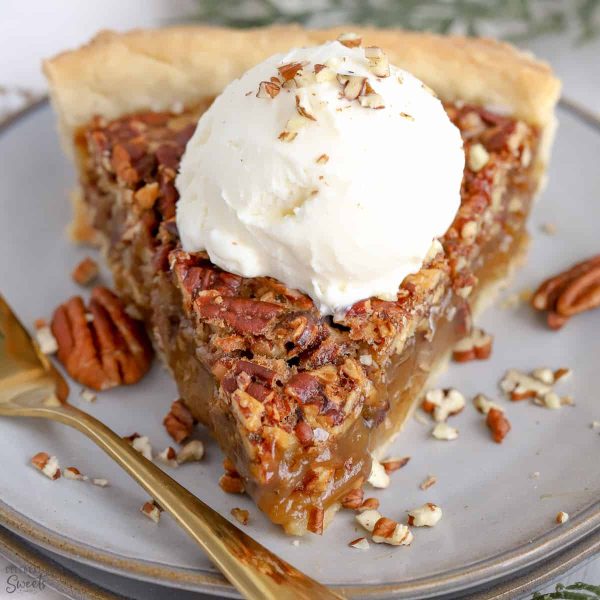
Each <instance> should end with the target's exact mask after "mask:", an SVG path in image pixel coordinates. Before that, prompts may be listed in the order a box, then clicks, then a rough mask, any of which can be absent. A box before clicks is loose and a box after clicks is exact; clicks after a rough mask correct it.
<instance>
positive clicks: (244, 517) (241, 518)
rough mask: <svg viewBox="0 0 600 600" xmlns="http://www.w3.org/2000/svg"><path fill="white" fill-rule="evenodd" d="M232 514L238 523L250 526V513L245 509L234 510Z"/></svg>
mask: <svg viewBox="0 0 600 600" xmlns="http://www.w3.org/2000/svg"><path fill="white" fill-rule="evenodd" d="M231 514H232V516H233V517H234V518H235V520H236V521H237V522H238V523H241V524H242V525H248V520H249V519H250V513H249V512H248V511H247V510H245V509H243V508H232V509H231Z"/></svg>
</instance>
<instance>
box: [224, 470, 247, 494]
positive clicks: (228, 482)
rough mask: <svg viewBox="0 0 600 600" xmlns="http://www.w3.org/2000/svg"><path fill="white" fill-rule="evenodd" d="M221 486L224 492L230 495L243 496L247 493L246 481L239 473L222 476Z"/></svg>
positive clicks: (228, 473)
mask: <svg viewBox="0 0 600 600" xmlns="http://www.w3.org/2000/svg"><path fill="white" fill-rule="evenodd" d="M219 485H220V486H221V489H222V490H223V491H224V492H227V493H228V494H243V493H244V492H245V491H246V487H245V486H244V480H243V479H242V478H241V477H240V475H239V473H238V472H237V471H235V472H227V473H224V474H223V475H221V478H220V479H219Z"/></svg>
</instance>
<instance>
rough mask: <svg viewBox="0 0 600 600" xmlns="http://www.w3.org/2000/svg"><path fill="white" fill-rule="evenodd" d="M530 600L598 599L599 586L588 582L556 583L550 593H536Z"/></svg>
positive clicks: (599, 594)
mask: <svg viewBox="0 0 600 600" xmlns="http://www.w3.org/2000/svg"><path fill="white" fill-rule="evenodd" d="M531 600H600V586H598V585H590V584H588V583H573V584H571V585H562V584H560V583H559V584H558V585H557V586H556V591H555V592H551V593H550V594H540V593H536V594H534V595H533V597H532V599H531Z"/></svg>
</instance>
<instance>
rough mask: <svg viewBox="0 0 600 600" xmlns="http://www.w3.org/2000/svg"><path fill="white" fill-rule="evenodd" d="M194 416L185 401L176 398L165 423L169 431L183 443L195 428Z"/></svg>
mask: <svg viewBox="0 0 600 600" xmlns="http://www.w3.org/2000/svg"><path fill="white" fill-rule="evenodd" d="M194 423H195V421H194V417H193V416H192V413H191V412H190V410H189V409H188V407H187V406H186V405H185V404H184V403H183V400H175V402H173V404H171V410H170V411H169V412H168V413H167V416H166V417H165V418H164V419H163V425H164V426H165V429H166V430H167V433H168V434H169V435H170V436H171V437H172V438H173V439H174V440H175V441H176V442H177V443H178V444H181V442H183V441H184V440H185V439H186V438H188V437H190V435H192V431H193V430H194Z"/></svg>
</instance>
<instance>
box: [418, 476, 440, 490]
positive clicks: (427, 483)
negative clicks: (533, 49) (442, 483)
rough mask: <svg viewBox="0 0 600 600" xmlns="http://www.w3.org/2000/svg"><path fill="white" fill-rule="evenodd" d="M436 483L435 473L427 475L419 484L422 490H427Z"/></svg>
mask: <svg viewBox="0 0 600 600" xmlns="http://www.w3.org/2000/svg"><path fill="white" fill-rule="evenodd" d="M436 483H437V477H436V476H435V475H428V476H427V477H426V478H425V479H424V480H423V481H422V482H421V484H420V485H419V488H421V489H422V490H428V489H429V488H430V487H431V486H432V485H435V484H436Z"/></svg>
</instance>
